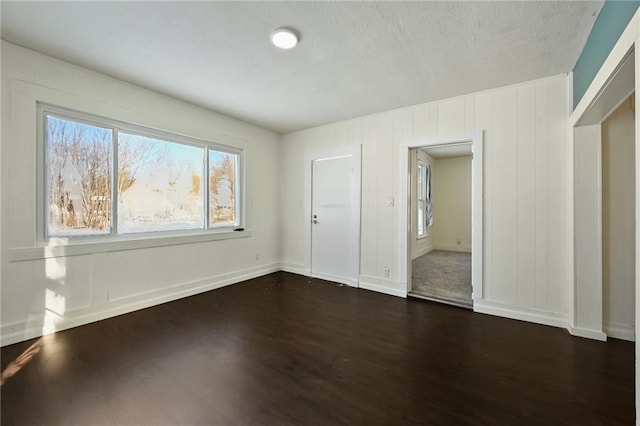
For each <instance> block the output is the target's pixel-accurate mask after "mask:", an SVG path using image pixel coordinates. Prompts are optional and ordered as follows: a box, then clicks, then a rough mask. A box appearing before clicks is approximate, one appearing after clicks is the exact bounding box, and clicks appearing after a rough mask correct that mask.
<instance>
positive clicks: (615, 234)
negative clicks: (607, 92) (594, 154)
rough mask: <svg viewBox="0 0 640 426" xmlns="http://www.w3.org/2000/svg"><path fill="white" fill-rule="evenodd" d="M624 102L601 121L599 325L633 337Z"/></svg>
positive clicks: (630, 165)
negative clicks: (600, 294)
mask: <svg viewBox="0 0 640 426" xmlns="http://www.w3.org/2000/svg"><path fill="white" fill-rule="evenodd" d="M632 101H634V100H633V99H630V100H627V101H625V102H623V103H622V104H621V105H620V106H619V107H618V109H616V110H615V111H614V112H613V114H611V115H610V116H609V117H608V118H607V119H606V120H605V121H604V122H603V123H602V306H603V309H602V321H603V329H604V331H605V332H606V333H607V335H609V336H612V337H619V338H624V339H628V340H634V338H635V327H634V323H635V289H634V282H635V180H634V176H635V160H634V159H635V129H634V127H635V119H634V115H635V112H634V111H633V109H632V108H631V105H632V104H631V102H632Z"/></svg>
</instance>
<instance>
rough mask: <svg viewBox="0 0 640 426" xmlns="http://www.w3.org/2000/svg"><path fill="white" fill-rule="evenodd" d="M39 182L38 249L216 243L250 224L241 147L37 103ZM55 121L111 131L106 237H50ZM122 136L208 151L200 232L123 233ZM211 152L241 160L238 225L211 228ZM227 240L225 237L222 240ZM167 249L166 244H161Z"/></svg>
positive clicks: (236, 194) (237, 171) (237, 179)
mask: <svg viewBox="0 0 640 426" xmlns="http://www.w3.org/2000/svg"><path fill="white" fill-rule="evenodd" d="M36 111H37V129H36V131H37V144H36V146H37V176H36V178H37V182H36V186H37V187H36V197H37V202H36V208H37V217H36V220H37V225H36V236H37V241H38V243H39V245H41V246H42V245H49V244H50V242H51V240H56V241H59V240H61V239H64V240H65V245H67V244H71V245H74V244H78V245H80V244H83V245H84V244H91V243H101V242H105V243H110V242H119V241H125V242H126V241H132V240H147V239H148V240H156V243H157V242H158V241H159V240H164V239H166V238H170V239H171V238H174V237H187V238H186V240H185V239H184V238H183V239H180V238H179V239H178V240H177V241H178V242H177V243H180V242H190V241H202V240H203V238H204V239H205V240H206V237H207V236H216V238H211V239H216V240H217V239H221V238H220V236H221V235H228V236H230V235H233V237H239V236H240V235H235V234H238V232H236V231H237V230H244V226H245V202H246V200H245V177H246V170H245V167H244V166H245V152H244V149H242V148H237V147H233V146H229V145H225V144H222V143H219V142H213V141H209V140H203V139H197V138H193V137H190V136H186V135H182V134H178V133H174V132H169V131H164V130H160V129H155V128H151V127H146V126H141V125H137V124H132V123H128V122H124V121H120V120H116V119H110V118H106V117H100V116H97V115H93V114H89V113H85V112H81V111H76V110H72V109H68V108H64V107H60V106H56V105H51V104H48V103H43V102H37V106H36ZM50 116H51V117H53V118H56V119H61V120H67V121H72V122H74V123H78V124H84V125H89V126H95V127H100V128H104V129H107V130H111V132H112V140H111V193H110V197H111V205H110V215H111V223H110V228H109V233H104V234H85V235H60V236H58V235H49V221H48V216H49V206H48V204H49V203H48V197H49V190H50V185H49V182H47V179H48V168H47V149H48V141H47V123H46V121H47V117H50ZM120 133H126V134H130V135H135V136H142V137H148V138H153V139H157V140H159V141H162V142H168V143H174V144H182V145H187V146H193V147H197V148H202V149H203V159H202V162H203V164H202V170H203V181H204V182H203V183H202V185H203V188H202V191H203V205H202V209H203V212H202V213H203V216H202V227H201V228H198V229H183V230H160V231H143V232H128V233H123V234H119V233H118V173H117V170H118V162H117V159H118V140H119V135H120ZM210 151H216V152H222V153H226V154H231V155H234V156H235V158H236V162H235V163H236V167H235V177H234V178H235V182H236V185H235V188H234V190H235V191H234V200H235V205H234V209H235V212H234V213H235V223H234V224H233V225H228V224H224V225H217V226H216V225H215V224H214V225H213V226H210V225H209V202H210V193H209V157H210ZM223 239H224V238H223ZM152 245H157V244H152ZM162 245H164V244H162Z"/></svg>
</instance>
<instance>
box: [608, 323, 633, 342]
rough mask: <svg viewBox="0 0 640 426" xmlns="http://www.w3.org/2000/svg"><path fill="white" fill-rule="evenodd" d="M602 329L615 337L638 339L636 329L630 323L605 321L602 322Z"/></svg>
mask: <svg viewBox="0 0 640 426" xmlns="http://www.w3.org/2000/svg"><path fill="white" fill-rule="evenodd" d="M602 330H603V331H604V332H605V333H606V334H607V336H609V337H613V338H614V339H621V340H627V341H629V342H635V341H636V329H635V327H634V326H632V325H629V324H621V323H610V322H605V323H603V324H602Z"/></svg>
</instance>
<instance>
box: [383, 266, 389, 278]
mask: <svg viewBox="0 0 640 426" xmlns="http://www.w3.org/2000/svg"><path fill="white" fill-rule="evenodd" d="M383 273H384V276H385V277H387V278H389V267H388V266H385V267H384V272H383Z"/></svg>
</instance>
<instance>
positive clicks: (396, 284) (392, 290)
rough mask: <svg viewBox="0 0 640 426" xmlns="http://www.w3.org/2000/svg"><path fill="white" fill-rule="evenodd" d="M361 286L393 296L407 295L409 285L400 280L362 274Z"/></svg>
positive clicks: (404, 296)
mask: <svg viewBox="0 0 640 426" xmlns="http://www.w3.org/2000/svg"><path fill="white" fill-rule="evenodd" d="M359 286H360V288H363V289H365V290H371V291H377V292H378V293H384V294H388V295H391V296H397V297H403V298H406V297H407V290H406V289H407V286H406V285H404V284H403V283H401V282H400V281H393V280H390V279H387V278H379V277H374V276H370V275H360V285H359Z"/></svg>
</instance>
